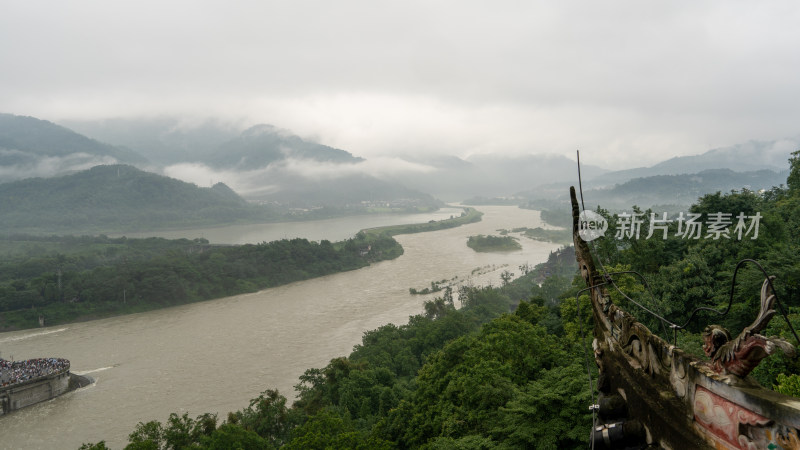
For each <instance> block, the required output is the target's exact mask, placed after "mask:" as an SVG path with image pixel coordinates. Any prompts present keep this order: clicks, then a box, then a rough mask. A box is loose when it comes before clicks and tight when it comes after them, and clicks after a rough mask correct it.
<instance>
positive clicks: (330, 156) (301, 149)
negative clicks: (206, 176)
mask: <svg viewBox="0 0 800 450" xmlns="http://www.w3.org/2000/svg"><path fill="white" fill-rule="evenodd" d="M286 159H303V160H311V161H317V162H329V163H337V164H342V163H356V162H360V161H363V158H357V157H354V156H353V155H352V154H350V153H348V152H346V151H344V150H340V149H337V148H333V147H328V146H327V145H322V144H317V143H316V142H310V141H306V140H303V139H302V138H300V137H299V136H296V135H294V134H292V133H290V132H289V131H286V130H282V129H280V128H277V127H275V126H272V125H266V124H261V125H256V126H253V127H250V128H248V129H247V130H245V131H243V132H242V133H241V134H240V135H239V136H238V137H237V138H235V139H232V140H230V141H228V142H225V143H223V144H222V145H220V146H219V147H218V148H217V149H216V150H215V151H213V152H212V153H211V154H208V155H206V156H205V157H204V158H203V159H201V160H199V161H200V162H204V163H206V164H208V165H209V166H211V167H214V168H218V169H238V170H247V169H252V168H257V167H266V166H268V165H270V164H272V163H275V162H279V161H282V160H286Z"/></svg>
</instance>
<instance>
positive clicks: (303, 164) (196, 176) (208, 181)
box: [163, 157, 437, 198]
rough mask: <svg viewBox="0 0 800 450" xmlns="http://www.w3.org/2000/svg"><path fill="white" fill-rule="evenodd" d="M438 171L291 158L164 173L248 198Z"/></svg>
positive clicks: (403, 164)
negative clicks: (300, 186) (318, 184)
mask: <svg viewBox="0 0 800 450" xmlns="http://www.w3.org/2000/svg"><path fill="white" fill-rule="evenodd" d="M436 170H437V169H435V168H433V167H431V166H428V165H425V164H421V163H415V162H409V161H406V160H403V159H400V158H394V157H376V158H372V159H369V160H365V161H360V162H357V163H352V164H337V163H331V162H320V161H315V160H310V159H297V158H290V159H285V160H282V161H280V162H276V163H272V164H270V165H268V166H266V167H261V168H257V169H253V170H241V171H240V170H231V169H216V168H213V167H210V166H208V165H206V164H202V163H180V164H173V165H170V166H167V167H165V168H164V169H163V173H164V175H166V176H168V177H171V178H176V179H179V180H182V181H186V182H188V183H194V184H196V185H198V186H212V185H214V184H216V183H219V182H222V183H225V184H226V185H227V186H228V187H230V188H231V189H233V190H234V191H236V193H238V194H239V195H241V196H243V197H245V198H248V197H255V196H263V195H269V194H271V193H276V192H280V191H281V190H283V189H284V188H285V187H288V186H290V185H292V184H294V183H302V182H315V181H324V180H334V179H338V178H345V177H352V176H371V177H375V178H380V179H401V178H402V177H403V176H404V175H409V174H428V173H433V172H435V171H436Z"/></svg>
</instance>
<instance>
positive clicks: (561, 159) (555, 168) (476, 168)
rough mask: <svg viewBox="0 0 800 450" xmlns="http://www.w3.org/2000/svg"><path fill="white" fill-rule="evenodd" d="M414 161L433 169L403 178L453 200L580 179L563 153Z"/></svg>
mask: <svg viewBox="0 0 800 450" xmlns="http://www.w3.org/2000/svg"><path fill="white" fill-rule="evenodd" d="M412 161H413V162H416V163H420V164H426V165H428V166H430V167H432V168H433V169H434V170H433V171H431V172H420V173H408V174H403V175H402V179H403V181H404V182H405V183H407V184H408V185H409V186H414V187H416V188H417V189H420V190H423V191H425V192H430V193H431V194H433V195H435V196H437V197H439V198H443V199H446V200H452V201H456V200H464V199H466V198H470V197H477V196H481V197H503V196H511V195H513V194H514V193H517V192H520V191H525V190H529V189H531V187H533V186H537V185H542V184H549V183H555V182H563V181H564V180H572V179H576V178H577V163H576V162H575V161H573V160H571V159H569V158H567V157H565V156H560V155H522V156H505V155H502V156H501V155H474V156H470V157H468V158H466V159H460V158H457V157H454V156H452V157H436V158H430V159H414V160H412ZM585 167H587V168H589V169H591V170H592V171H593V172H594V173H605V172H606V170H605V169H602V168H600V167H597V166H591V165H587V166H585Z"/></svg>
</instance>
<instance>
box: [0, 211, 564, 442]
mask: <svg viewBox="0 0 800 450" xmlns="http://www.w3.org/2000/svg"><path fill="white" fill-rule="evenodd" d="M478 209H479V210H481V211H483V212H484V213H485V215H484V216H483V220H482V221H481V222H478V223H473V224H468V225H464V226H461V227H457V228H452V229H448V230H441V231H435V232H430V233H419V234H410V235H401V236H397V237H396V239H397V240H398V241H399V242H400V244H402V246H403V248H404V249H405V253H404V254H403V255H402V256H401V257H399V258H397V259H395V260H391V261H383V262H380V263H377V264H374V265H372V266H370V267H367V268H363V269H359V270H355V271H350V272H344V273H339V274H335V275H330V276H326V277H321V278H317V279H313V280H308V281H302V282H297V283H293V284H290V285H286V286H281V287H277V288H272V289H266V290H263V291H260V292H257V293H253V294H246V295H238V296H234V297H227V298H222V299H218V300H211V301H207V302H202V303H194V304H190V305H183V306H179V307H174V308H168V309H162V310H157V311H150V312H146V313H140V314H133V315H128V316H122V317H115V318H110V319H102V320H96V321H91V322H84V323H76V324H70V325H62V326H56V327H50V328H40V329H36V330H27V331H17V332H8V333H0V356H2V357H3V358H6V359H10V358H12V357H13V358H14V359H29V358H36V357H44V356H58V357H63V358H67V359H69V360H70V361H71V363H72V370H73V372H76V373H79V374H88V375H91V376H92V377H94V378H95V380H96V383H94V384H93V385H91V386H89V387H86V388H83V389H79V390H77V391H74V392H71V393H68V394H65V395H63V396H61V397H58V398H56V399H53V400H51V401H48V402H44V403H40V404H37V405H34V406H31V407H29V408H25V409H23V410H20V411H17V412H14V413H12V414H9V415H7V416H4V417H0V448H8V449H61V448H64V449H77V448H78V447H79V446H80V445H81V444H82V443H85V442H97V441H100V440H105V441H106V443H107V444H108V445H109V446H110V447H111V448H115V449H119V448H122V447H124V445H125V443H126V442H127V436H128V434H129V433H130V432H131V431H133V429H134V427H135V426H136V424H137V423H138V422H140V421H142V422H147V421H150V420H154V419H155V420H160V421H164V420H165V419H166V418H167V417H168V416H169V414H170V413H172V412H176V413H178V414H183V413H184V412H188V413H189V415H190V416H191V417H192V418H194V417H196V416H197V415H199V414H202V413H205V412H213V413H218V414H219V418H220V422H221V421H222V420H224V419H225V417H226V416H227V413H228V411H235V410H238V409H241V408H244V407H246V406H247V405H248V402H249V400H250V399H251V398H253V397H256V396H257V395H258V394H259V393H260V392H262V391H264V390H266V389H273V388H278V389H279V390H280V392H281V393H282V394H283V395H285V396H286V397H287V398H290V399H291V398H293V397H294V391H293V386H294V385H295V384H296V383H297V381H298V377H299V376H300V375H301V374H302V373H303V372H304V371H305V370H306V369H308V368H312V367H323V366H325V365H326V364H327V363H328V362H329V361H330V360H331V359H332V358H334V357H337V356H344V355H348V354H349V353H350V351H351V350H352V348H353V346H354V345H355V344H358V343H359V342H360V340H361V336H362V334H363V332H364V331H367V330H370V329H374V328H377V327H378V326H380V325H383V324H386V323H390V322H391V323H396V324H403V323H406V322H407V320H408V316H409V315H413V314H419V313H420V312H422V310H423V307H422V304H423V302H424V301H425V300H429V299H431V298H432V296H412V295H410V294H409V288H412V287H413V288H416V289H422V288H425V287H426V286H430V283H431V282H432V281H440V280H450V279H453V278H454V277H458V280H461V281H462V282H466V283H472V284H473V285H486V284H493V285H499V284H500V273H501V272H502V271H504V270H509V271H511V272H514V273H519V268H518V266H520V265H522V264H524V263H529V264H531V265H534V264H537V263H539V262H542V261H544V260H546V259H547V256H548V254H549V253H550V252H551V251H553V250H556V249H557V248H558V246H557V245H555V244H549V243H542V242H537V241H533V240H530V239H527V238H524V237H521V238H520V242H521V243H522V245H523V249H522V250H520V251H514V252H509V253H476V252H474V251H473V250H471V249H470V248H468V247H467V246H466V242H467V238H468V237H469V236H472V235H477V234H487V235H488V234H495V235H497V234H498V232H497V230H498V229H509V230H510V229H512V228H519V227H531V228H533V227H536V226H539V225H540V224H541V222H540V219H539V213H538V212H537V211H531V210H523V209H519V208H517V207H511V206H482V207H479V208H478ZM332 224H333V225H332V226H334V225H335V224H336V222H332ZM368 226H369V225H368ZM362 228H363V227H362ZM355 231H357V230H353V233H354V232H355ZM324 238H325V237H324V236H323V237H316V238H315V239H324ZM262 240H263V239H262ZM212 242H214V241H213V240H212ZM476 269H478V270H476Z"/></svg>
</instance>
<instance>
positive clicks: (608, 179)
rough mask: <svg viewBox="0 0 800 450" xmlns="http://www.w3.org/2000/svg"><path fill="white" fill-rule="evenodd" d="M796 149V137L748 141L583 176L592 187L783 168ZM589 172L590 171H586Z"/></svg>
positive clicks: (798, 145)
mask: <svg viewBox="0 0 800 450" xmlns="http://www.w3.org/2000/svg"><path fill="white" fill-rule="evenodd" d="M798 148H800V139H782V140H776V141H749V142H746V143H743V144H738V145H733V146H730V147H724V148H717V149H713V150H709V151H707V152H704V153H701V154H699V155H693V156H677V157H674V158H670V159H668V160H666V161H662V162H660V163H658V164H655V165H653V166H650V167H639V168H635V169H626V170H618V171H613V172H608V173H602V174H597V175H592V176H587V177H586V178H585V179H584V181H585V182H588V183H589V184H591V185H592V186H598V185H601V186H602V185H611V184H619V183H623V182H625V181H628V180H632V179H634V178H642V177H650V176H656V175H680V174H693V173H698V172H701V171H704V170H714V169H730V170H732V171H734V172H752V171H757V170H764V169H766V170H772V171H775V172H780V171H783V170H785V169H786V167H787V163H786V162H787V160H788V159H789V155H790V153H791V152H792V151H794V150H797V149H798ZM586 173H588V174H591V173H592V172H590V171H587V172H586Z"/></svg>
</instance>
